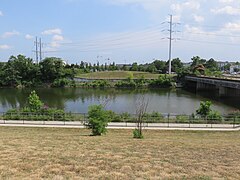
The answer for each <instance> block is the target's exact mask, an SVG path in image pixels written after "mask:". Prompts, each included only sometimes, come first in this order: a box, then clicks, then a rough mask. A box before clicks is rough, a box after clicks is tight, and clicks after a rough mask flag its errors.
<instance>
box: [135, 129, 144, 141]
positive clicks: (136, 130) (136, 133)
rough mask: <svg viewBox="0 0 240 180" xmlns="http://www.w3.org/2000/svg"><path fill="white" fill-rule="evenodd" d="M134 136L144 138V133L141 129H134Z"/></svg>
mask: <svg viewBox="0 0 240 180" xmlns="http://www.w3.org/2000/svg"><path fill="white" fill-rule="evenodd" d="M133 138H136V139H143V135H142V134H141V133H140V130H139V129H134V130H133Z"/></svg>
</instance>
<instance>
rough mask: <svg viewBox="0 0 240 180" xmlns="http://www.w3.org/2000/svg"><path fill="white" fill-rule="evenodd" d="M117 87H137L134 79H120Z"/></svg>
mask: <svg viewBox="0 0 240 180" xmlns="http://www.w3.org/2000/svg"><path fill="white" fill-rule="evenodd" d="M115 87H117V88H136V83H135V82H134V81H133V80H131V81H127V80H122V81H118V82H117V83H116V84H115Z"/></svg>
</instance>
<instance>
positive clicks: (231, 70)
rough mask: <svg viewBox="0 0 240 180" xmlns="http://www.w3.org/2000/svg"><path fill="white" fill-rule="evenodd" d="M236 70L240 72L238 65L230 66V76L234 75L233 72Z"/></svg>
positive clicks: (239, 65)
mask: <svg viewBox="0 0 240 180" xmlns="http://www.w3.org/2000/svg"><path fill="white" fill-rule="evenodd" d="M236 69H238V71H240V64H234V65H231V66H230V74H233V73H235V72H236V71H235V70H236Z"/></svg>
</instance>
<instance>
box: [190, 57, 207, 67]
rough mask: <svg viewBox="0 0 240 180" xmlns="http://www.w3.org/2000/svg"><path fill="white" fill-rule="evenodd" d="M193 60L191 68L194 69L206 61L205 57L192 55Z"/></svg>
mask: <svg viewBox="0 0 240 180" xmlns="http://www.w3.org/2000/svg"><path fill="white" fill-rule="evenodd" d="M191 60H192V64H191V69H194V68H195V67H196V66H198V65H199V64H202V65H203V64H205V62H206V60H205V59H201V58H200V57H199V56H194V57H192V59H191Z"/></svg>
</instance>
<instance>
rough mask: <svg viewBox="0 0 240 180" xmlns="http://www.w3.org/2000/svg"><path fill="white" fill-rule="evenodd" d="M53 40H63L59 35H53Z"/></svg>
mask: <svg viewBox="0 0 240 180" xmlns="http://www.w3.org/2000/svg"><path fill="white" fill-rule="evenodd" d="M52 40H53V41H63V40H64V38H63V36H61V35H54V36H53V38H52Z"/></svg>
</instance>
